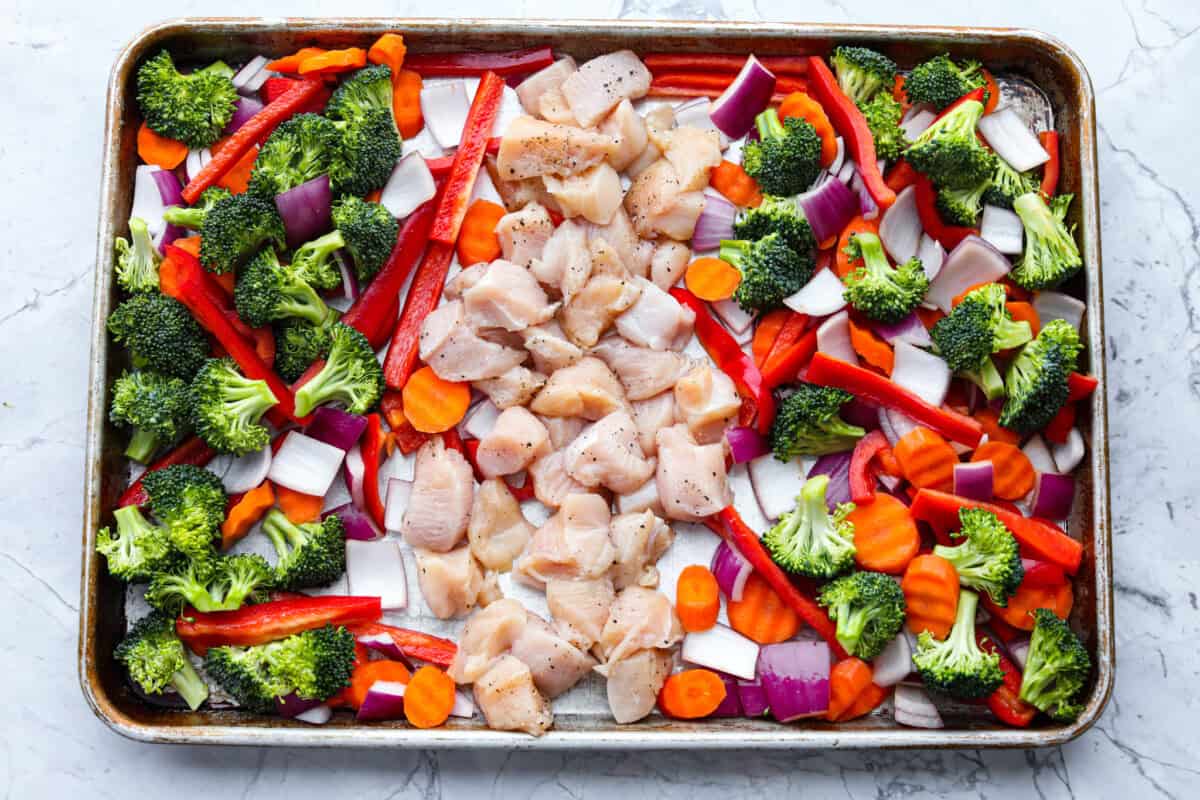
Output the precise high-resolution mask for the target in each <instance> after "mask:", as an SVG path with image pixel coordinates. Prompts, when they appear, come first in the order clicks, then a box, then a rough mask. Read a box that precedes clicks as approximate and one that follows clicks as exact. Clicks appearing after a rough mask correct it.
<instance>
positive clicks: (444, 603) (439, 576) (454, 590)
mask: <svg viewBox="0 0 1200 800" xmlns="http://www.w3.org/2000/svg"><path fill="white" fill-rule="evenodd" d="M413 555H415V556H416V557H417V582H418V583H419V584H420V586H421V596H422V597H424V598H425V603H426V604H427V605H428V606H429V610H430V611H432V612H433V613H434V616H436V617H437V618H438V619H450V618H451V617H457V616H459V615H461V614H465V613H467V612H468V611H470V610H471V609H472V608H474V607H475V603H476V601H477V600H478V598H479V591H480V589H482V588H483V571H482V570H481V569H480V568H479V562H478V561H476V560H475V557H474V556H473V555H471V548H469V547H467V546H465V545H464V546H462V547H459V548H456V549H454V550H451V551H450V552H449V553H436V552H434V551H432V550H426V549H424V548H421V547H414V548H413Z"/></svg>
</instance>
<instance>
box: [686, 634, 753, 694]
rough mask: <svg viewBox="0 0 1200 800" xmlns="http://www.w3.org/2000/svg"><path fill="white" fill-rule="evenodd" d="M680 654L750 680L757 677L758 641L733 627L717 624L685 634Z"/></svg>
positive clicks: (690, 659) (695, 662) (691, 662)
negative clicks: (704, 629) (755, 672)
mask: <svg viewBox="0 0 1200 800" xmlns="http://www.w3.org/2000/svg"><path fill="white" fill-rule="evenodd" d="M680 655H681V656H682V657H683V660H684V661H687V662H688V663H689V664H695V665H697V666H700V667H708V668H709V669H715V670H718V671H720V672H725V673H728V674H729V675H733V676H735V677H738V678H744V679H746V680H748V681H749V680H753V679H754V670H755V666H756V665H757V664H758V644H757V643H755V642H754V641H753V640H751V639H748V638H746V637H745V636H742V635H741V634H740V633H738V632H737V631H735V630H733V629H732V628H727V627H725V626H724V625H721V624H717V625H713V626H712V627H711V628H709V629H708V630H706V631H699V632H695V633H689V634H688V635H687V636H684V637H683V648H682V650H681V652H680Z"/></svg>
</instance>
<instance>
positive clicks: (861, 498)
mask: <svg viewBox="0 0 1200 800" xmlns="http://www.w3.org/2000/svg"><path fill="white" fill-rule="evenodd" d="M887 448H888V440H887V437H886V436H884V435H883V431H871V432H870V433H868V434H867V435H866V436H864V437H863V438H861V439H859V440H858V444H856V445H854V452H853V453H852V454H851V455H850V499H851V500H853V501H854V502H856V503H870V502H871V501H872V500H874V499H875V474H874V473H873V472H872V471H871V459H872V458H874V457H875V454H876V453H879V452H881V451H883V450H886V449H887Z"/></svg>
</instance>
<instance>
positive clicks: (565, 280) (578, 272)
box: [529, 219, 592, 301]
mask: <svg viewBox="0 0 1200 800" xmlns="http://www.w3.org/2000/svg"><path fill="white" fill-rule="evenodd" d="M587 244H588V243H587V229H586V228H584V226H583V225H581V224H580V223H578V222H576V221H575V220H573V219H568V220H564V221H563V223H562V224H561V225H559V226H558V227H557V228H555V229H554V233H552V234H551V235H550V238H549V239H548V240H547V241H546V246H545V247H543V248H542V257H541V258H540V259H538V260H537V261H534V262H533V264H532V265H531V266H530V267H529V270H530V272H532V273H533V275H534V277H535V278H537V279H538V280H539V281H541V282H542V283H543V284H544V285H546V286H548V287H550V288H551V289H554V290H555V291H557V292H559V293H561V294H562V296H563V300H564V301H566V300H570V299H571V298H572V297H574V296H575V293H576V292H578V291H579V290H580V289H582V288H583V285H584V284H585V283H587V280H588V278H589V277H591V274H592V259H591V256H590V254H589V253H588V246H587Z"/></svg>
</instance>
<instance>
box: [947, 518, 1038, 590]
mask: <svg viewBox="0 0 1200 800" xmlns="http://www.w3.org/2000/svg"><path fill="white" fill-rule="evenodd" d="M958 519H959V522H960V524H961V527H962V529H961V530H960V531H959V532H958V533H956V534H951V536H952V537H954V538H959V539H965V541H964V542H963V543H962V544H960V545H958V546H956V547H947V546H945V545H937V546H936V547H934V548H933V554H934V555H937V556H941V557H942V558H944V559H946V560H947V561H949V562H950V563H951V564H953V565H954V569H955V571H957V572H958V579H959V582H960V583H961V584H962V585H963V586H968V587H970V588H972V589H975V590H976V591H980V592H987V594H988V596H989V597H990V598H992V602H993V603H995V604H996V605H998V606H1007V605H1008V598H1010V597H1012V596H1013V595H1014V594H1015V593H1016V591H1017V587H1018V586H1020V584H1021V580H1022V579H1023V578H1024V577H1025V567H1024V566H1023V565H1022V563H1021V553H1020V548H1019V547H1018V545H1017V540H1016V539H1015V538H1013V535H1012V533H1010V532H1009V530H1008V528H1006V527H1004V523H1003V522H1001V521H1000V520H999V518H997V517H996V515H995V514H993V513H992V512H990V511H987V510H986V509H982V508H964V509H960V510H959V512H958Z"/></svg>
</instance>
